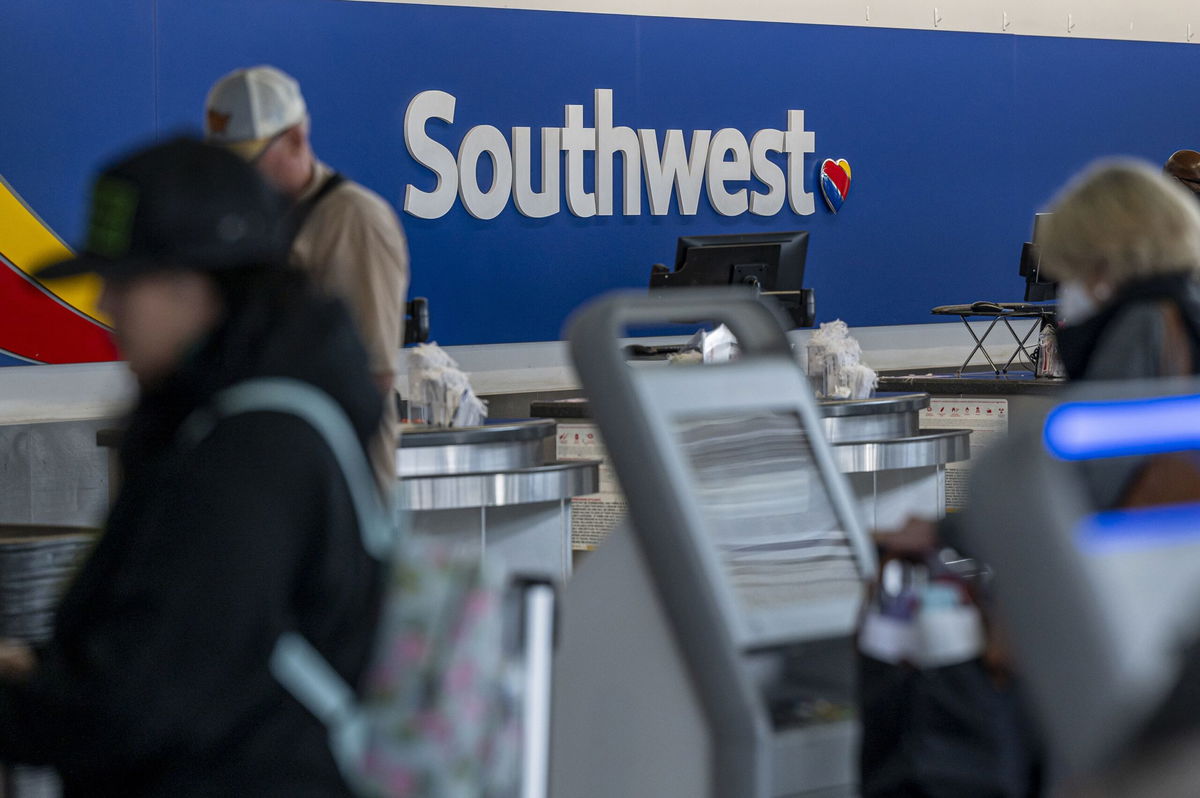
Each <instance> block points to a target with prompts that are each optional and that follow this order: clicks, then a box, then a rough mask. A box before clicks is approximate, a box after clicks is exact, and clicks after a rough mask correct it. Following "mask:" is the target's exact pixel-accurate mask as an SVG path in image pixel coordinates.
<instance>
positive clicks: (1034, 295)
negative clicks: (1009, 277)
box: [1020, 213, 1058, 302]
mask: <svg viewBox="0 0 1200 798" xmlns="http://www.w3.org/2000/svg"><path fill="white" fill-rule="evenodd" d="M1051 215H1052V214H1049V213H1039V214H1036V215H1035V216H1034V217H1033V240H1032V241H1027V242H1025V244H1023V245H1022V247H1021V268H1020V272H1021V276H1022V277H1024V278H1025V301H1026V302H1045V301H1047V300H1050V299H1055V298H1056V297H1057V296H1058V283H1056V282H1054V281H1053V280H1043V279H1042V250H1041V239H1042V238H1043V237H1044V236H1045V232H1044V231H1045V229H1046V222H1047V220H1049V218H1050V216H1051Z"/></svg>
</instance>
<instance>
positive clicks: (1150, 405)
mask: <svg viewBox="0 0 1200 798" xmlns="http://www.w3.org/2000/svg"><path fill="white" fill-rule="evenodd" d="M1197 452H1200V382H1197V381H1194V380H1184V381H1179V380H1164V381H1137V382H1128V383H1119V384H1095V385H1088V386H1086V387H1081V388H1078V389H1073V390H1072V391H1071V392H1070V393H1068V394H1066V395H1065V396H1063V399H1062V401H1061V402H1059V403H1057V404H1056V405H1055V406H1053V407H1052V408H1051V409H1050V410H1049V411H1048V412H1046V413H1043V414H1041V415H1039V416H1037V417H1031V418H1030V419H1029V420H1028V421H1027V423H1025V424H1023V425H1021V426H1019V427H1017V428H1015V429H1013V430H1012V431H1011V433H1010V435H1009V437H1008V439H1007V440H1006V441H1003V442H1001V443H999V444H997V445H996V446H995V447H994V448H993V449H992V450H991V451H989V452H988V454H986V455H985V456H984V457H983V458H982V459H981V460H980V461H979V463H977V464H976V467H975V470H974V473H973V475H972V487H971V496H970V509H969V510H968V511H967V513H966V516H965V519H966V523H965V524H964V526H963V529H964V535H965V538H966V540H965V544H966V548H967V549H968V551H969V553H970V554H971V555H972V556H974V557H977V558H979V559H982V560H983V561H985V562H987V563H988V564H989V565H990V567H991V568H992V569H993V570H994V572H995V580H994V587H995V593H996V602H997V611H998V613H999V615H1000V617H1001V619H1002V620H1003V622H1004V626H1005V627H1006V637H1007V638H1008V639H1009V640H1010V641H1011V644H1012V646H1013V649H1014V654H1015V659H1016V661H1017V664H1018V667H1019V671H1020V673H1021V677H1022V681H1023V683H1024V685H1025V688H1026V692H1027V694H1028V696H1029V699H1030V702H1031V704H1032V709H1033V710H1034V713H1035V715H1036V716H1037V718H1038V720H1039V722H1040V724H1041V727H1042V729H1043V732H1044V734H1045V737H1046V741H1047V745H1048V747H1049V753H1050V756H1051V759H1052V763H1051V764H1052V771H1054V772H1057V773H1058V774H1060V775H1070V776H1078V775H1080V774H1089V773H1095V772H1096V771H1098V770H1100V769H1102V768H1104V767H1106V766H1108V765H1110V764H1112V763H1113V762H1114V761H1115V760H1116V759H1117V757H1119V756H1120V755H1121V754H1122V753H1123V752H1126V751H1127V750H1128V749H1129V747H1130V745H1131V744H1132V743H1134V742H1135V740H1136V738H1137V737H1138V735H1139V732H1140V730H1141V729H1142V728H1143V727H1144V726H1145V724H1146V723H1147V721H1148V720H1149V719H1150V718H1151V716H1152V715H1153V714H1154V713H1155V712H1156V711H1157V710H1158V709H1159V708H1160V706H1162V704H1163V701H1164V699H1165V697H1166V696H1167V695H1168V693H1169V691H1170V690H1171V688H1172V685H1174V684H1175V682H1176V680H1177V679H1178V678H1179V675H1180V673H1181V670H1182V667H1183V659H1182V658H1183V654H1184V650H1185V648H1187V647H1188V646H1189V645H1192V644H1194V642H1195V641H1196V640H1197V638H1198V633H1200V504H1197V503H1196V501H1197V499H1198V498H1200V470H1197V462H1198V461H1197V460H1196V453H1197ZM1155 458H1157V462H1154V463H1152V460H1154V459H1155ZM1162 458H1177V459H1175V460H1174V461H1173V462H1171V461H1167V460H1163V459H1162ZM1151 465H1154V466H1155V467H1161V468H1160V470H1158V471H1155V472H1153V473H1154V474H1155V475H1156V476H1155V478H1153V479H1152V480H1150V483H1146V482H1143V484H1145V485H1146V486H1147V487H1148V490H1147V491H1144V492H1143V494H1144V495H1143V496H1142V497H1141V500H1138V501H1135V502H1134V503H1136V504H1140V505H1142V506H1138V507H1128V508H1126V509H1111V508H1112V507H1113V505H1114V504H1128V503H1130V501H1131V499H1132V497H1131V496H1130V494H1129V486H1130V485H1131V484H1134V483H1135V482H1136V481H1137V479H1138V475H1139V473H1141V474H1143V475H1144V474H1145V472H1143V471H1141V469H1144V468H1146V467H1149V466H1151ZM1151 483H1152V484H1151ZM1017 497H1019V500H1020V505H1019V507H1020V510H1019V511H1017V510H1016V506H1017V505H1016V499H1017ZM1193 654H1194V652H1193ZM1192 786H1193V787H1194V786H1195V784H1194V782H1193V785H1192ZM1188 794H1192V792H1189V793H1188Z"/></svg>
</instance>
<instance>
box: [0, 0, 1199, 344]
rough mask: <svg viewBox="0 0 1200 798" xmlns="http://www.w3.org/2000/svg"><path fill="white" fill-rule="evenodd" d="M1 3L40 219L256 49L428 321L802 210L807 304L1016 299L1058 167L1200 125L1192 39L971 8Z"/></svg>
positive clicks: (921, 315)
mask: <svg viewBox="0 0 1200 798" xmlns="http://www.w3.org/2000/svg"><path fill="white" fill-rule="evenodd" d="M614 2H615V0H614ZM9 5H10V6H11V7H9V8H6V9H5V22H4V26H5V33H6V34H7V41H8V42H9V44H8V45H7V46H6V47H4V48H0V108H3V109H4V110H5V111H7V112H8V113H7V115H6V119H5V126H4V133H3V134H2V136H0V175H3V176H4V178H5V179H6V180H7V181H8V182H9V183H10V184H12V186H13V187H14V189H15V190H16V191H17V192H19V193H20V194H21V195H22V196H23V197H24V198H25V199H26V200H27V201H28V202H29V204H30V205H31V206H32V207H33V208H34V209H36V210H37V212H38V213H39V214H40V215H41V216H42V217H43V218H44V219H45V220H46V221H47V222H48V223H49V224H50V225H51V226H52V227H53V228H54V229H55V230H56V231H58V232H59V234H60V235H62V236H63V237H64V238H66V239H67V240H69V241H76V240H78V237H79V234H80V232H81V230H82V226H83V219H82V217H83V208H84V196H85V193H86V186H87V185H88V182H89V181H90V178H91V175H92V173H93V170H94V169H96V168H97V167H98V166H99V165H100V164H101V163H102V162H103V161H105V160H107V159H108V158H110V157H111V156H113V155H115V154H117V153H118V152H120V151H121V150H125V149H127V148H129V147H131V146H132V145H134V144H135V143H138V142H139V141H140V140H145V139H146V138H148V137H151V136H153V135H165V134H169V133H174V132H176V131H178V130H179V129H181V128H186V129H191V130H199V128H200V123H201V121H202V120H201V113H202V109H203V101H204V96H205V94H206V92H207V90H208V88H209V86H210V85H211V83H212V81H213V80H215V79H216V78H217V77H219V76H220V75H222V74H224V73H225V72H227V71H229V70H231V69H233V68H236V67H239V66H246V65H252V64H260V63H271V64H275V65H277V66H279V67H281V68H282V69H285V70H287V71H288V72H290V73H292V74H293V75H295V76H296V77H297V79H298V80H299V81H300V83H301V85H302V87H303V89H304V93H305V97H306V99H307V101H308V106H309V109H310V112H311V115H312V131H313V141H314V146H315V148H316V151H317V153H318V155H319V156H320V157H321V158H322V159H323V160H325V161H327V162H328V163H330V164H331V165H333V166H335V167H336V168H338V169H339V170H341V171H342V172H344V173H346V174H347V175H349V176H351V177H353V178H355V179H357V180H359V181H361V182H362V183H364V184H366V185H367V186H369V187H370V188H372V189H374V190H375V191H377V192H379V193H380V194H381V195H382V196H384V197H385V198H386V199H387V200H388V201H389V202H391V203H392V204H393V205H394V207H395V208H396V211H397V213H398V214H399V215H400V218H401V221H402V222H403V224H404V226H405V229H406V231H407V233H408V236H409V243H410V248H411V252H412V262H413V282H412V291H413V293H414V294H417V295H422V296H427V297H429V299H430V303H431V310H432V316H433V333H434V337H435V338H436V339H437V340H438V341H439V342H440V343H443V344H479V343H500V342H510V341H532V340H551V339H556V338H558V337H559V336H560V333H561V327H562V323H563V320H564V319H565V318H566V316H567V314H568V313H569V312H570V311H571V309H573V308H574V307H577V306H578V305H579V304H581V303H582V302H583V301H585V300H587V299H588V298H590V297H593V296H595V295H596V294H599V293H601V292H603V291H606V290H609V289H612V288H621V287H625V288H628V287H641V286H645V285H647V283H648V276H649V272H650V267H651V265H652V264H654V263H670V262H671V261H672V259H673V257H674V252H675V242H676V239H677V238H678V237H679V236H682V235H706V234H719V233H737V232H768V231H782V230H807V231H809V233H810V236H811V238H810V245H809V251H808V268H807V272H806V276H805V283H806V285H807V286H809V287H812V288H813V289H815V291H816V297H817V311H818V317H819V318H821V319H824V320H828V319H831V318H835V317H839V318H842V319H844V320H846V321H847V322H848V323H850V324H852V325H860V326H861V325H888V324H903V323H911V322H927V321H931V320H932V317H931V316H930V315H929V309H930V308H931V307H933V306H934V305H941V304H949V303H956V302H971V301H975V300H981V299H987V300H994V301H1003V300H1011V299H1014V298H1019V296H1020V292H1021V291H1022V290H1023V282H1022V281H1021V278H1020V277H1019V276H1018V273H1017V269H1018V263H1019V257H1020V251H1021V243H1022V242H1023V241H1026V240H1027V239H1028V237H1029V234H1030V227H1031V224H1032V220H1033V214H1034V212H1035V211H1036V210H1038V209H1040V208H1041V207H1042V205H1043V203H1045V201H1046V200H1047V199H1048V198H1049V197H1050V196H1051V195H1052V193H1053V192H1054V191H1055V189H1056V188H1057V187H1059V186H1060V185H1062V183H1063V182H1064V181H1065V180H1066V179H1067V177H1068V176H1070V175H1071V174H1072V173H1073V172H1075V171H1076V170H1078V169H1079V168H1080V167H1082V166H1083V165H1084V164H1086V163H1087V162H1088V161H1090V160H1092V159H1093V158H1095V157H1098V156H1102V155H1109V154H1113V153H1124V154H1133V155H1140V156H1142V157H1145V158H1147V159H1149V160H1151V161H1156V162H1161V161H1162V160H1164V159H1165V158H1166V157H1167V156H1168V155H1169V154H1170V153H1171V152H1173V151H1175V150H1176V149H1179V148H1181V147H1196V146H1197V145H1198V144H1200V141H1198V140H1197V136H1198V135H1200V134H1198V133H1197V131H1200V104H1196V103H1186V102H1185V103H1180V102H1179V99H1178V98H1180V97H1194V96H1200V69H1197V68H1196V60H1197V57H1198V56H1197V54H1198V53H1200V50H1198V49H1195V47H1194V46H1191V45H1187V44H1182V43H1180V44H1167V43H1162V42H1135V41H1113V40H1105V39H1090V40H1082V39H1070V38H1054V37H1046V36H1013V35H1008V34H1002V33H1000V32H999V31H1000V28H1001V24H1002V23H1001V19H1000V14H999V13H997V14H996V15H995V16H996V20H995V25H996V30H997V32H996V33H994V34H985V33H965V32H947V31H936V30H913V29H908V30H902V29H895V28H875V27H840V26H837V25H804V24H785V23H774V22H752V21H728V20H715V19H680V18H670V17H646V16H626V15H622V14H617V13H609V14H590V13H567V12H554V11H520V10H514V9H489V8H468V7H456V6H433V5H412V4H404V3H351V2H333V1H332V0H255V2H253V3H246V2H243V1H242V0H208V2H205V3H196V2H193V1H191V0H120V2H117V3H112V4H104V7H103V8H99V7H97V6H96V5H95V4H92V3H87V2H84V0H62V2H57V3H53V4H50V5H46V4H39V3H24V4H22V3H16V4H9ZM709 5H710V6H711V5H714V4H711V3H710V4H709ZM872 8H873V9H874V8H875V7H874V6H872ZM1009 10H1010V11H1011V9H1009ZM873 13H874V14H875V16H876V17H879V18H881V19H886V17H887V13H888V12H887V9H885V8H883V7H880V8H878V9H875V10H874V12H873ZM945 16H946V21H945V24H946V25H947V26H953V25H956V24H957V23H956V21H955V20H956V19H957V15H956V14H955V13H951V10H947V12H946V15H945ZM872 24H875V23H873V22H872ZM1064 24H1065V20H1064ZM1077 26H1078V27H1082V28H1086V27H1087V21H1086V19H1085V20H1083V21H1081V22H1079V23H1078V25H1077ZM1064 35H1065V29H1064ZM1182 37H1183V33H1182V29H1181V33H1180V40H1181V41H1182ZM1163 75H1171V76H1172V77H1171V80H1163V79H1162V76H1163ZM80 76H87V79H86V80H81V79H80ZM826 159H834V160H838V159H845V160H846V161H847V162H848V163H849V164H852V165H853V170H854V172H853V174H854V180H853V189H852V190H851V191H850V193H849V196H848V198H847V199H846V201H845V204H844V205H842V206H841V208H840V210H839V212H838V213H837V214H836V215H835V214H833V213H832V212H831V211H830V210H829V209H828V208H827V207H826V201H825V200H824V199H823V198H822V199H820V200H819V201H817V202H814V192H819V191H820V180H819V174H818V173H819V171H820V169H821V164H822V163H823V162H824V161H825V160H826Z"/></svg>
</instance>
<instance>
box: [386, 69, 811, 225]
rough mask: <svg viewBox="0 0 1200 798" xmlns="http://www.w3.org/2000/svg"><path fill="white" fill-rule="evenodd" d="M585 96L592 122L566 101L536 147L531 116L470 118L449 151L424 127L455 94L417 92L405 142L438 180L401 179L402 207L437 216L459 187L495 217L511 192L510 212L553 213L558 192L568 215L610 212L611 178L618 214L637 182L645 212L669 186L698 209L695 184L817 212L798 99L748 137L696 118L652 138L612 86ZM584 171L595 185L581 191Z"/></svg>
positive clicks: (735, 207)
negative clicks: (526, 120)
mask: <svg viewBox="0 0 1200 798" xmlns="http://www.w3.org/2000/svg"><path fill="white" fill-rule="evenodd" d="M593 100H594V105H593V108H594V116H595V119H594V122H593V125H592V126H591V127H587V126H585V125H584V107H583V106H582V105H566V106H564V108H563V110H564V118H563V126H562V127H543V128H542V129H541V135H542V138H541V145H540V150H536V151H535V149H534V142H533V128H531V127H513V128H512V141H511V144H510V142H509V140H507V139H506V138H505V137H504V133H502V132H501V131H500V130H499V129H498V128H496V127H493V126H492V125H478V126H476V127H473V128H471V129H470V130H468V131H467V133H466V135H465V136H464V137H463V139H462V141H461V142H459V146H458V153H457V157H456V155H455V153H454V151H453V150H452V149H451V148H450V147H448V146H446V145H445V144H442V143H441V142H439V141H437V140H436V139H434V137H433V136H432V135H431V133H430V130H429V127H430V122H431V120H440V121H441V122H445V123H446V124H447V125H452V124H453V123H454V112H455V105H456V104H457V100H456V99H455V97H454V96H453V95H451V94H447V93H446V92H444V91H423V92H421V93H420V94H417V95H416V96H415V97H413V99H412V102H410V103H409V105H408V109H407V110H406V111H405V114H404V143H405V145H406V146H407V147H408V151H409V153H410V155H411V156H412V158H413V159H414V160H415V161H416V162H417V163H418V164H420V165H421V166H423V167H424V168H426V169H428V170H429V171H430V172H432V173H433V176H434V177H435V178H436V179H437V185H436V186H434V188H433V190H432V191H425V190H422V189H420V188H417V187H416V186H415V185H407V186H405V190H404V210H405V212H407V213H409V214H412V215H413V216H417V217H420V218H422V219H436V218H438V217H441V216H444V215H445V214H446V213H448V212H449V211H450V209H451V208H453V207H454V201H455V198H456V197H457V198H459V199H461V201H462V205H463V208H465V209H466V211H467V212H468V213H470V214H471V215H472V216H474V217H476V218H478V219H494V218H496V217H497V216H499V215H500V214H501V213H503V212H504V209H505V208H506V207H507V206H508V201H509V198H510V197H511V198H512V201H513V204H514V205H516V208H517V211H518V212H520V213H521V214H523V215H525V216H528V217H531V218H535V219H541V218H545V217H548V216H554V215H555V214H557V213H559V212H560V211H561V210H562V200H563V196H564V195H565V196H566V204H567V208H568V210H570V212H571V213H572V214H574V215H575V216H578V217H582V218H587V217H591V216H597V215H599V216H612V215H613V212H614V210H613V208H614V206H615V205H616V195H617V188H616V181H617V180H618V179H619V180H620V181H621V189H620V194H621V212H622V213H623V214H624V215H626V216H638V215H640V214H641V212H642V183H643V182H644V183H645V186H646V198H647V201H648V202H649V205H650V213H651V214H652V215H654V216H665V215H667V214H668V213H670V211H671V195H672V194H674V195H675V202H676V205H677V207H678V210H679V213H680V214H682V215H684V216H692V215H695V213H696V212H697V211H698V209H699V205H700V192H701V188H702V187H706V188H707V196H708V201H709V204H710V205H711V206H712V208H713V210H715V211H716V212H717V213H718V214H721V215H722V216H739V215H741V214H744V213H746V212H747V211H749V212H750V213H752V214H755V215H756V216H773V215H775V214H777V213H779V212H780V211H782V210H783V208H784V205H785V204H786V205H790V207H791V210H792V212H793V213H796V214H799V215H802V216H807V215H809V214H812V213H814V212H815V208H816V203H815V202H814V195H813V192H811V191H809V190H808V187H807V186H806V184H805V177H806V172H807V169H806V166H805V160H806V156H808V155H810V154H812V153H813V152H815V150H816V134H814V133H813V132H812V131H809V130H805V128H804V111H800V110H795V109H791V110H789V111H788V112H787V128H786V130H776V129H775V128H766V129H763V130H759V131H757V132H755V133H754V135H753V136H752V137H750V140H749V142H747V136H746V134H744V133H742V132H741V131H740V130H737V129H736V128H722V129H721V130H718V131H717V132H716V133H715V134H714V133H713V132H712V131H711V130H693V131H692V132H691V141H690V142H688V141H687V139H686V138H685V134H684V131H682V130H677V129H672V130H667V131H665V132H664V133H663V136H662V148H661V150H660V148H659V134H658V131H656V130H651V129H640V130H634V129H633V128H632V127H627V126H624V125H617V124H615V123H614V120H613V116H614V112H613V107H614V101H613V91H612V89H596V91H595V94H594V98H593ZM435 127H437V126H436V125H435ZM588 153H593V154H594V156H593V157H594V161H595V163H594V169H588V168H587V167H588V164H587V156H588ZM773 154H774V155H775V157H772V155H773ZM484 155H487V156H488V158H489V159H490V162H491V182H490V185H488V186H487V188H486V189H485V188H483V187H481V186H480V185H479V159H480V158H481V157H483V156H484ZM539 155H540V167H541V168H540V174H541V180H540V186H538V187H535V186H534V179H533V173H534V159H535V158H538V157H539ZM564 155H565V161H566V165H565V166H563V160H564V157H563V156H564ZM618 155H620V157H621V164H622V166H621V168H620V170H618V169H617V168H616V158H617V156H618ZM780 156H782V157H780ZM618 171H619V172H620V174H619V175H618ZM751 181H758V183H760V184H761V185H757V184H755V183H751ZM590 182H594V185H593V186H592V190H590V191H589V190H588V184H589V183H590Z"/></svg>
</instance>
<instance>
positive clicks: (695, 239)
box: [650, 230, 812, 324]
mask: <svg viewBox="0 0 1200 798" xmlns="http://www.w3.org/2000/svg"><path fill="white" fill-rule="evenodd" d="M807 254H808V232H807V231H804V230H793V231H789V232H782V233H743V234H733V235H715V236H685V237H683V238H680V239H679V244H678V245H677V246H676V249H675V270H674V271H667V270H666V269H664V268H663V267H661V266H656V267H655V270H654V272H653V273H652V274H651V275H650V287H651V288H676V287H678V288H682V287H685V286H709V285H749V286H753V287H755V288H757V289H758V290H760V291H764V292H771V293H777V298H778V299H779V300H780V301H781V302H782V303H783V304H784V306H785V307H787V308H788V310H789V311H791V312H792V315H793V317H794V318H795V319H796V321H797V323H798V324H801V323H804V322H801V321H800V319H801V318H802V317H804V316H805V315H806V314H805V311H804V308H803V304H804V302H803V300H802V299H801V295H800V293H799V292H800V291H801V288H802V287H803V282H804V261H805V257H806V256H807ZM793 308H795V310H793ZM807 323H809V324H811V323H812V322H811V320H809V321H808V322H807Z"/></svg>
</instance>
